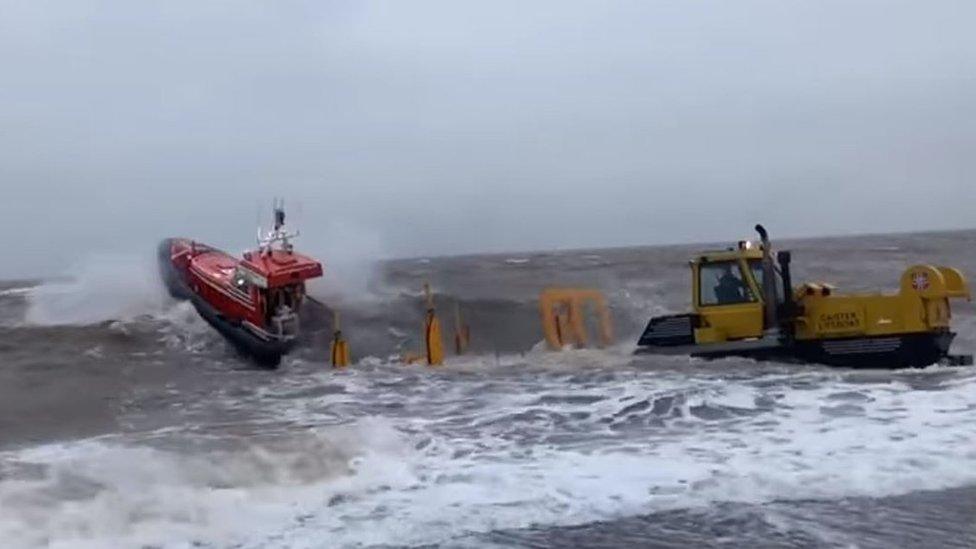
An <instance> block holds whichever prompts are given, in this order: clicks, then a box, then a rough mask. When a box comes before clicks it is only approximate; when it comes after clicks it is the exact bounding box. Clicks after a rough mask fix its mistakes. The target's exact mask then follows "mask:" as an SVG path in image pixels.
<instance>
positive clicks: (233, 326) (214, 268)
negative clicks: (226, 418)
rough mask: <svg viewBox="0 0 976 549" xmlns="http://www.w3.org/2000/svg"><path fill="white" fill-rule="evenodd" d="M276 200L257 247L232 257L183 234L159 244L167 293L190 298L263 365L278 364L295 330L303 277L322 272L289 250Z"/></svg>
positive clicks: (212, 322)
mask: <svg viewBox="0 0 976 549" xmlns="http://www.w3.org/2000/svg"><path fill="white" fill-rule="evenodd" d="M284 222H285V213H284V209H283V208H282V207H281V206H280V205H278V204H276V208H275V224H274V229H273V230H272V231H271V232H269V233H268V234H267V235H266V236H265V237H264V238H259V240H258V244H259V246H258V248H257V249H256V250H253V251H249V252H245V253H244V257H243V259H237V258H235V257H233V256H231V255H229V254H227V253H225V252H222V251H220V250H218V249H215V248H212V247H210V246H207V245H205V244H201V243H199V242H195V241H193V240H188V239H185V238H168V239H165V240H163V241H162V242H161V243H160V245H159V267H160V272H161V274H162V277H163V281H164V283H165V284H166V287H167V289H168V290H169V293H170V294H171V295H172V296H173V297H175V298H177V299H186V300H190V301H191V302H193V305H194V307H195V308H196V310H197V312H199V313H200V316H202V317H203V318H204V319H205V320H206V321H207V322H208V323H209V324H210V325H211V326H213V327H214V328H215V329H216V330H217V331H218V332H220V333H221V334H222V335H223V336H224V337H225V338H226V339H227V340H228V341H230V342H231V343H232V344H233V345H234V346H235V347H236V348H237V349H239V350H240V351H242V352H243V353H245V354H247V355H248V356H250V357H251V358H252V359H253V360H254V361H255V362H257V363H258V364H259V365H261V366H265V367H271V368H274V367H277V366H278V364H279V363H280V362H281V357H282V356H283V355H284V354H286V353H287V352H288V351H289V350H291V348H292V347H293V346H294V343H295V339H296V338H297V336H298V333H299V321H298V312H299V309H300V308H301V306H302V304H303V303H304V302H305V281H306V280H309V279H311V278H317V277H320V276H322V264H321V263H319V262H318V261H316V260H314V259H312V258H310V257H308V256H305V255H302V254H299V253H297V252H295V251H294V249H293V247H292V245H291V242H290V239H292V238H294V237H295V236H297V233H294V234H288V233H286V232H285V230H284Z"/></svg>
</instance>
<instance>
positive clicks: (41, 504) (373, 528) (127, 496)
mask: <svg viewBox="0 0 976 549" xmlns="http://www.w3.org/2000/svg"><path fill="white" fill-rule="evenodd" d="M461 360H462V361H464V362H460V363H458V362H454V363H452V364H449V365H448V366H447V367H445V368H441V369H433V370H431V369H422V368H419V367H418V368H414V369H407V367H404V366H399V365H390V364H386V365H382V364H378V361H377V360H375V359H374V360H371V361H370V367H371V370H369V371H357V370H356V369H355V368H350V369H349V370H345V371H343V372H342V373H341V378H340V379H341V382H342V383H343V384H344V387H345V391H344V392H339V393H330V394H321V393H320V394H317V395H316V393H315V392H311V393H310V394H311V395H312V396H309V397H307V398H305V399H302V398H295V399H287V398H263V400H261V402H259V403H256V404H258V405H260V406H262V407H264V408H265V410H264V411H265V412H267V415H266V417H267V416H276V417H281V418H283V419H284V420H285V421H287V422H288V423H289V424H290V425H292V427H291V428H290V429H289V430H288V432H289V433H291V436H292V437H293V438H294V440H293V441H292V442H291V443H289V445H286V446H285V447H284V448H281V447H279V446H249V447H247V448H245V449H243V450H239V451H236V452H234V453H228V454H222V455H219V456H215V457H214V458H213V459H212V460H208V459H207V458H205V457H200V456H196V457H193V456H185V455H182V454H179V453H173V452H163V451H160V450H153V449H148V448H144V447H139V446H136V447H132V446H119V445H117V444H107V443H106V442H104V441H100V442H89V443H79V444H66V445H58V446H51V447H43V448H39V449H34V450H27V451H22V452H19V453H14V454H8V455H6V456H4V457H5V458H6V459H17V460H20V461H23V462H30V463H40V464H46V465H47V466H48V467H50V470H49V471H48V473H47V474H46V475H45V476H44V477H43V479H41V480H37V481H23V480H20V481H15V480H5V481H0V504H2V506H3V508H4V509H5V512H4V513H3V514H2V515H0V538H2V539H5V540H7V539H13V540H15V541H20V542H24V543H30V542H33V541H37V540H39V539H41V538H40V537H39V536H45V539H46V540H47V541H48V542H50V545H52V546H54V547H58V546H73V547H74V546H78V545H79V544H84V543H88V544H89V545H90V546H92V547H96V546H118V545H124V546H128V545H143V544H145V545H162V546H180V545H179V544H183V543H190V542H193V541H199V542H202V543H209V544H213V545H217V546H225V545H232V544H241V545H242V546H243V547H268V546H272V547H293V548H298V547H320V546H321V545H322V543H323V540H327V543H328V545H330V546H337V547H341V546H356V545H361V544H366V545H368V544H373V543H396V544H408V545H409V544H426V543H442V542H449V541H450V540H452V539H454V538H456V537H458V536H463V535H466V534H469V533H472V532H486V531H491V530H497V529H506V528H519V527H527V526H530V525H536V524H540V525H566V524H576V523H583V522H591V521H594V520H600V519H612V518H614V517H620V516H630V515H638V514H646V513H650V512H654V511H659V510H666V509H674V508H687V507H694V506H701V505H708V504H710V503H712V502H716V501H732V502H748V503H762V502H768V501H772V500H781V499H798V498H799V499H806V498H839V497H846V496H885V495H894V494H900V493H906V492H910V491H914V490H923V489H942V488H947V487H953V486H961V485H968V484H972V483H974V482H976V444H974V442H976V390H974V388H976V378H974V376H972V375H971V374H969V375H966V374H960V375H959V376H958V377H955V378H951V379H949V380H947V381H945V382H944V383H943V384H942V385H941V386H940V387H939V388H938V390H915V389H913V388H912V386H911V385H910V384H909V383H908V380H909V379H910V378H909V377H907V376H912V375H916V374H914V373H908V374H904V375H903V374H892V375H885V376H883V377H880V378H879V379H878V380H877V381H876V382H866V381H865V380H864V379H863V378H858V380H856V381H855V380H853V378H852V380H851V381H847V380H845V376H844V375H843V374H839V373H835V372H825V371H810V372H802V373H801V372H796V373H795V374H793V375H789V374H786V373H773V374H770V375H766V376H760V377H758V378H754V379H750V380H748V381H739V380H731V379H726V378H725V377H724V376H721V375H716V374H715V373H714V372H711V373H709V372H707V371H702V372H698V373H695V371H692V372H690V373H682V372H680V371H674V370H660V371H640V370H635V369H629V368H626V367H625V366H624V365H620V364H617V362H616V361H618V360H622V353H621V356H619V357H618V356H617V354H616V353H614V352H610V353H603V354H602V355H601V352H599V351H592V352H591V351H585V352H569V353H549V354H546V355H545V357H544V358H543V357H536V356H530V357H528V359H527V358H526V357H521V356H516V355H512V356H508V357H499V363H495V362H494V358H485V357H481V358H478V357H469V358H465V359H461ZM519 360H522V362H521V363H520V362H519ZM526 360H528V361H530V362H531V365H532V368H531V370H526V371H520V370H519V369H520V368H521V367H523V366H528V364H527V363H526ZM540 360H552V361H553V362H552V363H551V364H549V365H545V366H543V365H542V364H540V363H537V362H538V361H540ZM479 361H480V362H479ZM499 365H501V366H503V367H504V370H498V366H499ZM608 365H610V366H608ZM479 367H480V368H481V372H482V375H472V374H471V372H475V371H477V370H478V368H479ZM493 368H494V369H495V371H497V372H499V373H498V374H496V375H491V376H486V375H483V374H484V373H485V372H491V371H492V369H493ZM593 368H600V370H599V374H600V376H599V380H596V381H592V382H588V381H583V382H576V383H575V384H574V385H568V384H567V380H568V379H578V378H580V376H579V374H580V373H584V372H588V371H591V370H592V369H593ZM458 370H461V371H458ZM506 371H507V372H508V373H507V374H506V373H505V372H506ZM421 372H422V375H418V373H421ZM547 372H551V374H550V373H547ZM516 374H518V375H516ZM583 379H585V378H583ZM336 382H337V378H336V376H333V375H326V374H324V373H322V372H315V373H314V374H312V375H309V376H306V377H301V378H289V379H284V378H283V379H281V380H279V381H276V382H275V383H277V384H278V385H277V386H276V387H272V388H269V389H268V391H267V396H271V395H273V394H277V395H278V396H280V395H281V394H284V393H288V392H289V391H290V390H291V389H297V388H308V387H309V386H314V385H316V384H326V383H333V384H334V383H336ZM378 382H381V383H378ZM400 382H407V383H410V384H411V385H410V387H411V390H409V391H402V389H389V388H385V387H389V385H390V384H391V383H400ZM799 382H802V383H799ZM486 383H488V384H492V385H493V386H494V389H492V390H491V391H487V390H486V389H485V388H484V387H485V384H486ZM796 387H800V388H796ZM282 389H285V390H282ZM580 394H595V395H596V397H595V398H598V399H599V400H596V401H592V402H588V401H585V400H584V401H578V400H572V399H560V398H553V399H549V400H545V399H542V398H541V397H543V396H545V395H552V396H557V397H558V396H560V395H568V396H574V395H575V396H579V395H580ZM259 398H260V397H259ZM662 398H671V399H672V400H674V401H675V404H674V406H675V410H678V411H682V415H681V416H680V417H677V418H674V417H672V416H670V415H667V414H665V415H660V414H659V415H654V414H655V413H656V412H654V411H653V410H651V408H652V407H653V406H652V404H651V403H652V402H654V401H656V400H658V399H662ZM367 400H368V401H369V402H371V403H375V404H379V405H383V404H397V405H399V406H398V407H396V408H393V409H395V410H396V411H395V412H393V413H392V415H391V416H390V417H386V418H379V417H377V418H374V419H371V420H362V421H359V422H357V423H356V424H353V425H351V426H348V427H346V428H338V429H337V428H332V427H316V425H321V424H322V422H323V421H326V420H328V421H332V420H334V413H335V410H336V409H337V408H336V407H339V408H338V409H342V410H345V409H353V408H352V407H355V406H359V405H361V403H363V402H365V401H367ZM760 400H762V401H763V402H766V403H767V404H764V405H763V406H765V407H760V405H759V404H757V403H758V402H759V401H760ZM644 401H646V402H647V404H645V405H644V406H643V407H641V406H634V405H635V404H639V403H641V402H644ZM472 403H474V404H476V406H471V405H472ZM769 403H774V404H772V405H771V404H769ZM702 405H712V406H721V407H727V408H736V409H740V410H743V411H744V413H742V414H738V413H736V414H730V415H728V416H727V417H722V418H719V419H716V420H708V419H703V418H700V417H695V416H692V415H691V414H690V408H691V407H694V406H702ZM839 405H846V406H847V408H845V412H844V413H842V414H837V413H832V410H834V409H836V408H837V407H838V406H839ZM625 408H626V409H630V410H631V411H629V412H627V413H626V414H622V413H621V412H622V411H623V410H624V409H625ZM584 412H585V414H582V415H580V414H581V413H584ZM572 414H577V415H578V418H577V419H574V420H572V421H569V422H564V423H554V422H552V421H549V420H548V419H547V418H548V417H550V416H555V415H559V416H561V417H564V418H565V417H571V415H572ZM607 419H610V420H611V421H610V424H608V423H607V422H606V421H604V420H607ZM629 419H633V420H634V421H635V422H636V423H635V424H634V428H633V429H632V430H628V429H613V428H612V425H611V424H613V423H616V422H625V421H628V420H629ZM655 422H657V423H655ZM299 425H301V426H309V427H311V428H310V429H305V428H299V427H298V426H299ZM572 430H576V432H583V433H585V434H586V436H583V437H577V439H578V440H575V441H573V440H569V438H570V437H567V436H566V435H567V434H568V433H569V431H572ZM406 433H410V434H409V435H408V434H406ZM303 456H304V457H305V458H307V459H310V460H312V464H311V465H308V464H307V463H305V462H304V461H303ZM72 477H74V478H75V479H76V481H75V482H76V483H77V478H78V477H81V478H82V479H85V480H87V481H88V483H87V484H94V485H97V486H100V488H98V489H97V490H96V492H97V493H96V495H95V496H93V497H77V498H75V499H73V500H71V501H64V498H61V500H52V498H54V496H53V495H52V494H54V493H56V492H57V491H58V490H61V491H62V492H63V490H64V488H65V486H68V485H69V484H68V483H69V482H70V479H71V478H72ZM80 484H81V485H82V486H85V485H86V483H85V482H81V483H80ZM82 491H83V490H82ZM7 509H14V511H13V512H7V511H6V510H7ZM121 509H130V510H131V511H129V512H120V510H121Z"/></svg>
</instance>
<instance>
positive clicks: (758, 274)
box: [749, 259, 783, 301]
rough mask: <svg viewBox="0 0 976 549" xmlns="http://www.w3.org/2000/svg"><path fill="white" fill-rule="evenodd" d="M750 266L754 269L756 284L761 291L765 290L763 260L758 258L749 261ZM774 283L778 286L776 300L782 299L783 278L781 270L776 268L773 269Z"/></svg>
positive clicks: (753, 275)
mask: <svg viewBox="0 0 976 549" xmlns="http://www.w3.org/2000/svg"><path fill="white" fill-rule="evenodd" d="M749 268H750V269H751V270H752V278H754V279H755V280H756V286H757V287H758V288H759V291H760V292H763V291H765V289H764V288H765V286H763V280H764V279H765V277H764V276H763V264H762V261H761V260H758V259H754V260H751V261H749ZM773 284H775V286H776V300H777V301H782V298H781V297H780V296H781V295H782V293H781V292H780V288H782V287H783V280H782V278H781V277H780V274H779V272H778V271H775V270H774V271H773Z"/></svg>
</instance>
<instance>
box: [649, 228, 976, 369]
mask: <svg viewBox="0 0 976 549" xmlns="http://www.w3.org/2000/svg"><path fill="white" fill-rule="evenodd" d="M756 230H757V231H758V232H759V234H760V237H761V243H759V244H758V245H756V244H753V243H751V242H745V241H743V242H740V243H739V244H738V246H736V247H734V248H729V249H727V250H721V251H714V252H705V253H702V254H701V255H700V256H698V257H697V258H696V259H694V260H693V261H692V262H691V274H692V292H691V293H692V309H693V311H692V312H691V313H687V314H680V315H668V316H662V317H656V318H652V319H651V321H650V323H649V324H648V326H647V328H646V330H645V331H644V334H643V335H642V336H641V338H640V341H639V342H638V349H637V352H638V353H657V354H687V355H692V356H699V357H705V358H719V357H726V356H745V357H752V358H757V359H776V360H795V361H802V362H813V363H822V364H828V365H834V366H848V367H863V368H903V367H921V366H927V365H930V364H934V363H939V362H941V363H949V364H957V365H959V364H972V356H962V355H951V354H950V353H949V348H950V345H951V343H952V340H953V339H954V337H955V333H953V332H952V331H951V329H950V320H951V318H952V312H951V307H950V303H949V302H950V300H951V299H956V298H965V299H967V300H968V299H970V292H969V285H968V283H967V282H966V279H965V277H964V276H963V274H962V273H961V272H959V271H958V270H957V269H954V268H951V267H937V266H932V265H915V266H912V267H909V268H908V269H907V270H906V271H905V272H904V274H903V275H902V277H901V284H900V287H899V290H898V293H897V294H890V295H886V294H880V293H872V294H858V295H843V294H837V293H836V289H835V288H834V287H833V286H830V285H829V284H814V283H807V284H802V285H799V286H797V287H794V286H793V284H792V281H791V276H790V261H791V254H790V252H788V251H781V252H779V253H778V254H777V256H776V257H777V260H776V263H774V261H773V256H772V249H771V245H770V243H769V239H768V235H767V234H766V231H765V229H763V227H762V226H761V225H757V226H756ZM777 263H778V265H777Z"/></svg>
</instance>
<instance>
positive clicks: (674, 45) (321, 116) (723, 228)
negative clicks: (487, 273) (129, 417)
mask: <svg viewBox="0 0 976 549" xmlns="http://www.w3.org/2000/svg"><path fill="white" fill-rule="evenodd" d="M974 21H976V2H973V1H972V0H960V1H934V0H933V1H925V2H921V1H917V0H914V1H894V0H885V1H854V0H841V1H826V0H818V1H812V2H785V1H781V0H770V1H766V2H758V1H747V0H737V1H734V2H730V1H714V2H706V1H678V0H674V1H668V2H664V1H653V0H641V1H633V2H628V1H596V0H594V1H588V2H577V1H568V0H553V1H535V2H526V1H513V2H506V1H500V0H490V1H480V2H473V1H472V2H467V1H444V2H423V1H417V0H411V1H391V2H365V1H357V0H350V1H342V2H327V1H322V0H316V1H308V2H305V1H297V0H276V1H265V2H250V1H242V0H233V1H229V0H228V1H204V0H193V1H173V0H170V1H166V2H138V1H117V2H108V1H105V2H102V1H91V0H64V1H62V2H48V1H39V0H31V1H28V2H25V1H7V0H0V189H2V191H3V192H2V197H0V227H2V228H3V239H2V240H0V253H2V257H3V258H4V261H2V262H0V277H15V276H26V275H38V274H53V273H57V272H59V271H60V270H62V269H64V268H65V267H66V266H68V265H70V264H72V263H73V262H76V261H78V260H80V259H82V258H84V257H85V256H86V255H89V254H91V253H93V252H95V251H99V250H105V251H113V252H130V251H134V250H149V249H151V248H152V247H153V246H154V245H155V242H156V241H157V239H158V238H160V237H162V236H167V235H186V236H193V237H197V238H199V239H201V240H204V241H208V242H211V243H213V244H215V245H219V246H225V247H227V248H229V249H231V250H233V251H239V250H240V249H242V248H243V247H244V246H246V245H248V244H249V243H250V242H251V241H252V240H253V236H254V231H255V225H256V215H257V209H258V207H259V206H262V207H264V210H265V211H266V210H267V209H268V208H267V206H268V205H269V204H270V201H271V199H272V197H274V196H284V197H285V198H286V199H287V200H288V203H289V204H290V205H291V206H292V208H291V209H292V214H293V215H292V219H293V220H294V221H296V222H298V223H299V225H300V228H301V229H302V231H303V233H304V236H303V238H305V239H306V242H307V246H308V247H311V248H317V249H327V250H328V249H332V250H334V249H337V247H340V246H348V247H354V248H356V249H358V250H361V251H363V253H368V254H376V255H385V256H402V255H433V254H447V253H459V252H477V251H508V250H525V249H538V248H550V247H588V246H603V245H629V244H655V243H669V242H688V241H697V240H708V241H715V240H726V239H730V240H734V239H737V238H740V237H742V236H744V235H748V234H749V231H750V228H751V227H752V224H753V223H754V222H756V221H763V222H765V223H766V224H767V226H769V227H770V229H771V230H773V231H774V235H790V236H796V235H816V234H838V233H848V232H865V231H869V232H878V231H892V230H914V229H936V228H962V227H973V226H976V181H974V177H973V174H974V168H976V32H974V30H973V23H974ZM262 221H263V222H264V223H265V224H267V219H262ZM322 259H324V260H326V261H328V258H327V257H325V258H322Z"/></svg>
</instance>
